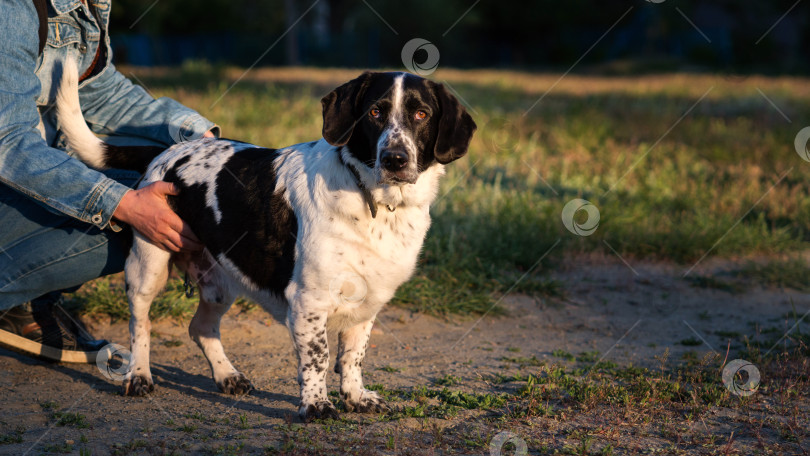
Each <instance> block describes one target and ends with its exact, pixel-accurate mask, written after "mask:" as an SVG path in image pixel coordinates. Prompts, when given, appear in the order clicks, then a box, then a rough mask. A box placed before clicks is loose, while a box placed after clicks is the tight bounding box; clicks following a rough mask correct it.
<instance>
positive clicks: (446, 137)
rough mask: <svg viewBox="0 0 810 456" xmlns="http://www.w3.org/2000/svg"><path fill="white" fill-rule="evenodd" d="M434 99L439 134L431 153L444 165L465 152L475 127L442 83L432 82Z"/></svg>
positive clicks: (462, 107) (470, 118)
mask: <svg viewBox="0 0 810 456" xmlns="http://www.w3.org/2000/svg"><path fill="white" fill-rule="evenodd" d="M433 91H434V93H435V94H436V99H437V100H439V107H440V109H441V118H440V119H439V134H438V136H437V138H436V147H435V149H434V150H433V155H434V156H435V157H436V161H438V162H439V163H441V164H443V165H445V164H447V163H450V162H451V161H453V160H458V159H459V158H461V157H463V156H464V155H465V154H466V153H467V148H468V147H469V146H470V140H471V139H472V136H473V133H474V132H475V129H476V128H478V127H477V126H476V125H475V121H474V120H473V119H472V117H470V115H469V114H467V110H466V109H464V106H462V105H461V103H459V102H458V99H456V97H454V96H453V94H451V93H450V92H449V91H448V90H447V88H446V87H445V86H444V85H443V84H436V83H434V84H433Z"/></svg>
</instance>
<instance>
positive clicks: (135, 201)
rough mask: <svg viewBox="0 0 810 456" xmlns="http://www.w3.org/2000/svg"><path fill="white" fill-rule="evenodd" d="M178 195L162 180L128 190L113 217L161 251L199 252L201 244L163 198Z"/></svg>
mask: <svg viewBox="0 0 810 456" xmlns="http://www.w3.org/2000/svg"><path fill="white" fill-rule="evenodd" d="M178 193H180V189H179V188H177V186H175V185H174V184H172V183H170V182H163V181H159V182H154V183H152V184H149V185H147V186H146V187H143V188H140V189H138V190H130V191H128V192H126V193H125V194H124V197H123V198H121V203H120V204H119V205H118V208H117V209H116V210H115V212H114V213H113V218H115V219H116V220H120V221H122V222H124V223H127V224H129V225H130V226H131V227H133V228H135V229H136V230H138V232H139V233H141V234H142V235H144V236H146V237H147V238H148V239H149V240H150V241H152V242H153V243H155V244H157V245H158V246H160V247H162V248H163V249H164V250H168V251H170V252H181V251H189V252H192V251H198V250H202V248H203V246H202V244H200V241H199V239H197V236H195V235H194V233H192V232H191V228H190V227H189V226H188V224H186V222H184V221H183V220H181V219H180V217H178V216H177V214H175V213H174V211H173V210H172V209H171V207H169V203H168V201H167V197H168V196H169V195H177V194H178Z"/></svg>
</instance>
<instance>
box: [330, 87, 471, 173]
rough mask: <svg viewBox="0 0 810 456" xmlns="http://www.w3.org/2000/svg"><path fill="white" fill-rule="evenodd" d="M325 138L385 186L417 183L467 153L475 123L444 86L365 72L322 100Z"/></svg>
mask: <svg viewBox="0 0 810 456" xmlns="http://www.w3.org/2000/svg"><path fill="white" fill-rule="evenodd" d="M321 104H322V105H323V137H324V139H326V141H328V142H329V144H331V145H333V146H343V145H348V150H349V152H350V154H351V155H352V156H353V157H354V158H356V159H357V160H359V161H360V162H361V163H363V164H364V165H365V166H367V167H369V168H370V169H371V170H372V171H373V173H374V175H375V176H377V178H378V181H379V183H381V184H393V185H398V184H405V183H411V184H412V183H414V182H416V179H417V178H418V177H419V173H421V172H422V171H424V170H425V169H427V168H428V167H429V166H430V165H431V164H433V163H434V162H439V163H441V164H447V163H450V162H451V161H453V160H457V159H459V158H461V157H463V156H464V154H466V153H467V148H468V147H469V145H470V139H472V135H473V132H475V129H476V125H475V122H474V121H473V119H472V117H470V115H469V114H467V110H465V109H464V107H463V106H462V105H461V104H460V103H459V102H458V100H457V99H456V97H454V96H453V95H452V94H451V93H450V92H448V90H447V88H446V87H445V86H444V85H442V84H437V83H435V82H433V81H429V80H427V79H424V78H421V77H419V76H415V75H412V74H408V73H371V72H367V73H363V74H362V75H360V77H358V78H357V79H354V80H352V81H349V82H347V83H346V84H343V85H342V86H340V87H338V88H337V89H335V90H334V91H332V92H331V93H329V95H327V96H325V97H323V99H322V100H321Z"/></svg>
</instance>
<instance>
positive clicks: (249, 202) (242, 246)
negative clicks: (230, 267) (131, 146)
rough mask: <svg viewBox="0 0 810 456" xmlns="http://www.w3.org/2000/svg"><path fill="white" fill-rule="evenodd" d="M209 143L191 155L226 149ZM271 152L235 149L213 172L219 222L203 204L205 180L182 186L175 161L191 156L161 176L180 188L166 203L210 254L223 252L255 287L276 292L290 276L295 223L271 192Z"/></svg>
mask: <svg viewBox="0 0 810 456" xmlns="http://www.w3.org/2000/svg"><path fill="white" fill-rule="evenodd" d="M210 146H211V148H210V149H209V150H207V152H206V153H204V154H200V155H202V156H200V155H193V159H194V160H206V159H210V158H211V157H213V156H214V155H215V154H219V153H228V154H230V153H231V152H230V143H228V142H225V141H218V142H216V143H214V144H211V145H210ZM213 146H216V147H213ZM277 156H278V154H277V152H276V151H275V150H274V149H264V148H258V147H255V148H250V149H244V150H242V151H239V152H237V153H235V154H233V156H231V157H230V158H229V159H228V160H227V161H226V162H225V165H224V166H225V167H226V168H227V170H219V173H218V175H217V178H216V185H217V189H216V198H217V200H218V204H219V209H220V211H221V213H222V219H221V221H220V223H217V222H216V219H215V217H214V213H213V211H212V210H211V209H210V208H209V207H207V205H206V201H205V193H206V184H196V185H191V186H186V185H184V184H183V182H182V180H181V179H180V178H179V176H178V174H177V169H178V168H179V167H180V166H181V165H182V163H181V162H183V163H185V162H184V160H185V159H189V160H190V159H192V156H188V157H184V159H180V160H178V162H177V164H176V165H175V166H173V167H172V169H170V170H169V171H168V172H167V173H166V176H165V177H164V180H166V181H169V182H174V183H175V184H177V185H178V186H180V187H181V192H180V195H178V196H175V197H171V198H170V203H171V204H172V207H173V208H174V209H175V211H176V212H177V213H178V215H179V216H180V218H182V219H183V220H185V221H186V222H187V223H188V224H189V225H191V229H192V231H194V234H196V235H197V237H198V238H200V240H201V241H202V242H203V244H205V246H206V247H207V248H208V250H209V251H210V252H211V253H212V254H213V255H214V257H217V256H218V255H219V254H225V256H226V257H227V258H228V259H230V260H231V261H232V262H233V263H234V264H235V265H236V266H237V267H238V268H239V270H240V271H241V272H242V273H243V274H245V275H246V276H247V277H248V278H249V279H250V280H251V281H252V282H254V283H255V284H257V285H258V286H259V287H260V288H262V289H265V290H270V291H272V292H274V293H276V294H278V295H282V294H283V292H284V288H286V286H287V285H288V284H289V282H290V279H291V278H292V270H293V261H294V254H295V234H296V232H297V230H298V222H297V220H296V218H295V214H294V213H293V211H292V208H290V206H289V205H287V203H286V202H285V201H284V198H283V195H282V194H276V193H275V186H276V173H275V170H274V168H273V160H274V159H275V158H276V157H277ZM186 161H188V160H186ZM226 252H227V253H226Z"/></svg>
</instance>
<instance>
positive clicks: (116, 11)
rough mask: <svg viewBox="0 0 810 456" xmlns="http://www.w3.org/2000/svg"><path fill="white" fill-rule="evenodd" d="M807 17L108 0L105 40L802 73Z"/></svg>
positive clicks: (615, 6) (538, 0)
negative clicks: (410, 49) (427, 45)
mask: <svg viewBox="0 0 810 456" xmlns="http://www.w3.org/2000/svg"><path fill="white" fill-rule="evenodd" d="M788 10H790V13H789V14H787V15H785V13H786V12H787V11H788ZM625 13H627V14H626V15H625ZM783 15H785V17H784V18H782V19H781V20H780V18H781V17H782V16H783ZM620 18H621V20H620ZM687 18H688V20H687ZM690 22H691V23H690ZM777 22H778V23H777ZM808 22H810V3H808V2H800V3H798V4H796V1H795V0H771V1H769V2H762V1H757V0H716V1H714V2H710V3H706V2H699V1H697V0H679V1H677V2H675V1H664V2H662V3H652V2H648V1H644V0H633V1H622V2H594V1H592V0H591V1H588V0H568V1H566V2H559V1H552V0H513V1H510V2H497V1H493V0H480V1H476V0H444V1H440V2H437V1H434V0H402V1H398V2H390V1H384V0H198V1H196V2H180V1H178V0H160V1H158V2H155V3H152V4H147V3H146V2H139V1H136V0H116V2H115V4H114V5H113V9H112V36H113V41H114V44H116V43H117V46H118V47H119V48H120V49H117V52H118V56H117V57H118V58H119V60H120V59H126V60H133V61H135V60H138V59H143V60H149V61H150V62H151V63H180V62H181V61H182V60H183V59H187V58H205V59H208V60H211V61H228V62H231V63H236V64H241V65H250V64H252V63H254V62H255V61H256V58H258V56H260V55H263V54H266V55H265V56H264V57H263V58H262V59H261V61H259V62H257V63H258V64H259V65H267V64H283V63H287V64H305V65H340V66H377V65H384V66H392V67H401V66H402V62H401V61H400V51H401V49H402V46H403V44H404V43H405V42H407V41H409V40H410V39H412V38H416V37H419V38H424V39H427V40H429V41H431V42H433V43H434V44H435V45H436V46H437V47H438V48H439V50H440V51H441V65H450V66H458V67H466V66H486V67H501V66H510V67H515V66H517V67H549V66H551V67H559V68H567V67H569V66H570V65H572V64H573V63H574V62H576V61H577V60H578V59H580V57H583V55H585V54H586V51H587V55H585V57H584V58H583V59H582V64H583V66H584V65H588V64H594V63H604V62H610V61H613V60H617V59H622V60H630V61H635V62H637V63H638V64H637V65H635V66H633V68H635V69H642V70H643V69H644V67H645V65H647V66H649V65H650V63H651V62H669V63H667V65H670V67H671V69H677V68H680V67H683V66H686V65H688V66H690V67H691V68H694V67H695V65H700V66H702V67H706V68H740V69H742V68H747V69H752V70H758V71H765V72H774V71H807V70H808V67H809V66H810V64H809V63H808V62H807V59H806V58H805V56H806V55H808V54H810V31H809V30H808V25H810V24H808ZM293 24H295V26H294V27H292V28H291V26H292V25H293ZM774 24H776V25H775V26H774ZM695 27H697V28H698V29H699V30H696V29H695ZM771 27H773V28H772V30H770V31H768V30H769V28H771ZM288 29H289V32H287V30H288ZM608 30H610V32H609V33H606V32H608ZM285 32H287V34H286V35H284V40H283V41H284V43H283V46H282V45H281V43H279V46H276V47H277V48H278V49H275V48H273V49H270V46H271V44H272V43H274V42H276V41H277V40H278V39H279V37H281V36H282V35H283V34H284V33H285ZM603 35H604V36H603ZM597 41H599V43H598V45H596V46H594V43H596V42H597ZM150 59H151V60H150ZM150 62H147V64H148V63H150ZM580 68H582V67H580ZM650 69H653V70H655V69H662V68H661V67H659V66H653V67H650ZM663 69H666V68H663Z"/></svg>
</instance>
